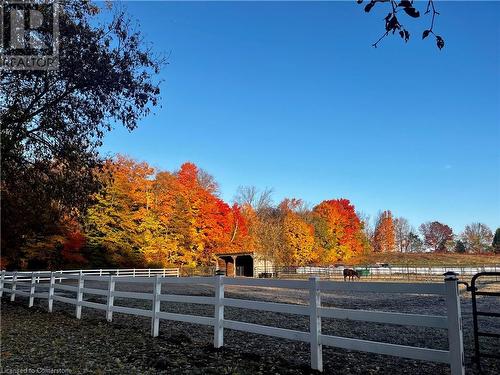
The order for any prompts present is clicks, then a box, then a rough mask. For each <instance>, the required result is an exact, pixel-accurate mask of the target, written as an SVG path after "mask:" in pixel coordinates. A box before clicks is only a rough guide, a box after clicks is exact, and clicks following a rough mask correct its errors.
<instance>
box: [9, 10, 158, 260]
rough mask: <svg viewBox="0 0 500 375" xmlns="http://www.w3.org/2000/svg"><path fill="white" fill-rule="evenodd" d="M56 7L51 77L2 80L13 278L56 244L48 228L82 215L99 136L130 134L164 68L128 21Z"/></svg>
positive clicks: (12, 75) (153, 99)
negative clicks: (29, 255)
mask: <svg viewBox="0 0 500 375" xmlns="http://www.w3.org/2000/svg"><path fill="white" fill-rule="evenodd" d="M59 3H60V4H59V9H60V12H59V21H58V24H59V31H60V32H59V40H58V42H59V46H60V48H59V53H58V55H59V69H57V70H48V71H43V70H37V71H30V70H8V69H7V70H5V69H4V70H2V73H1V75H0V123H1V142H0V145H1V155H2V158H1V168H0V169H1V185H0V187H1V195H2V199H1V211H2V215H1V226H2V232H1V241H2V253H3V254H2V255H3V257H4V259H5V258H8V259H9V262H10V264H11V265H10V267H11V268H14V267H19V266H21V261H22V259H23V257H24V254H23V252H22V250H21V249H22V247H23V246H24V245H25V244H27V243H28V242H33V241H38V239H40V238H48V237H50V236H53V235H58V234H59V231H58V230H57V229H56V230H55V231H53V229H55V227H54V223H56V224H57V223H59V222H61V221H63V220H64V217H66V216H71V217H73V218H74V217H77V216H78V214H79V213H81V212H83V211H84V210H85V208H86V207H87V206H88V204H89V197H90V196H91V195H92V194H93V193H94V192H96V191H97V189H98V187H99V186H98V183H97V182H98V181H97V180H96V175H95V171H96V170H97V168H98V167H99V166H100V165H101V164H102V161H101V159H100V157H99V156H98V148H99V146H100V145H101V142H102V138H103V136H104V134H105V132H106V131H108V130H110V129H111V127H112V126H114V124H122V125H123V126H125V127H126V128H127V129H129V130H133V129H134V128H136V126H137V124H138V121H139V120H140V119H141V118H143V117H144V116H146V115H148V113H149V112H150V110H151V108H152V107H154V106H155V105H157V104H158V98H159V83H158V81H157V80H156V78H155V77H156V76H157V74H158V73H159V69H160V67H161V66H162V64H163V61H162V60H161V59H158V58H156V57H155V56H154V54H153V53H152V52H151V50H150V48H149V47H148V46H147V45H146V44H145V43H144V41H143V39H142V36H141V34H140V32H139V31H138V29H137V28H134V26H133V25H132V24H131V22H130V20H129V18H128V16H127V15H126V14H125V13H124V12H116V13H115V14H114V15H112V14H111V15H110V17H108V18H103V17H101V18H100V20H101V21H102V20H106V21H104V22H96V21H97V19H98V17H100V16H99V13H100V12H101V9H100V8H98V7H97V6H95V5H93V4H92V3H91V2H89V1H61V2H59ZM44 9H45V8H44ZM48 18H49V17H48V16H47V19H48ZM44 37H47V38H49V39H48V40H44V42H45V43H46V44H47V45H52V43H54V42H55V41H54V40H52V39H51V38H52V33H50V36H49V35H44ZM4 52H8V51H4Z"/></svg>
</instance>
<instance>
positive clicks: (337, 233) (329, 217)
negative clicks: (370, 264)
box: [312, 199, 363, 264]
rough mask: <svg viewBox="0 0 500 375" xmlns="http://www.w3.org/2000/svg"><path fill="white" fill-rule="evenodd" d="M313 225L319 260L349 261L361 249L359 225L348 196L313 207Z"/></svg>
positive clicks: (327, 262)
mask: <svg viewBox="0 0 500 375" xmlns="http://www.w3.org/2000/svg"><path fill="white" fill-rule="evenodd" d="M312 224H313V226H314V233H315V239H316V243H317V248H318V252H319V256H318V258H319V259H321V262H322V263H324V264H332V263H335V262H338V261H341V260H342V261H343V260H348V259H350V258H351V257H353V256H355V255H357V254H360V253H361V252H362V251H363V242H362V224H361V221H360V220H359V218H358V216H357V215H356V212H355V209H354V206H353V205H352V204H351V203H350V202H349V200H348V199H333V200H326V201H323V202H321V203H320V204H318V205H317V206H315V207H314V208H313V212H312Z"/></svg>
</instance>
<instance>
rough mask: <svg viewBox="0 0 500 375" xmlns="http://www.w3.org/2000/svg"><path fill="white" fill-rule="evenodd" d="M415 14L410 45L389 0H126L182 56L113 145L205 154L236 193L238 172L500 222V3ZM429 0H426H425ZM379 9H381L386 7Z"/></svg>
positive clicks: (413, 212)
mask: <svg viewBox="0 0 500 375" xmlns="http://www.w3.org/2000/svg"><path fill="white" fill-rule="evenodd" d="M437 5H438V10H439V11H440V12H441V16H440V17H438V19H437V24H436V27H435V31H436V32H438V33H440V34H442V35H443V37H444V38H445V41H446V47H445V48H444V49H443V50H442V51H439V50H438V49H437V48H436V46H435V41H434V40H431V39H430V38H429V39H428V40H424V41H422V40H421V33H422V31H423V30H424V29H425V28H426V25H427V24H428V23H429V22H430V20H429V19H428V18H425V19H421V20H417V21H413V20H407V18H405V20H406V22H405V23H406V25H407V27H408V29H409V30H410V32H411V33H412V38H411V40H410V42H409V43H408V44H407V45H404V43H403V42H402V41H401V39H399V38H396V37H393V38H388V39H386V40H385V41H384V42H382V44H381V45H380V47H379V48H377V49H374V48H372V47H371V43H372V42H374V41H375V40H376V39H377V38H378V37H379V36H380V34H381V33H382V31H383V20H382V19H383V17H384V16H385V14H386V11H385V9H383V8H384V7H383V6H380V4H377V6H376V7H375V9H374V10H373V11H372V13H370V14H366V13H365V12H364V11H363V7H362V6H359V5H357V4H356V3H355V2H354V1H352V2H350V1H349V2H312V3H297V2H293V3H270V2H236V3H228V2H204V3H173V2H148V3H146V2H127V3H126V4H125V7H126V8H127V9H128V10H129V12H130V13H131V14H132V16H133V18H136V19H137V20H138V21H139V23H140V25H141V30H142V31H143V33H144V34H145V36H146V39H147V40H149V41H150V42H151V43H152V45H153V48H154V50H155V51H158V52H162V53H165V54H168V53H170V58H169V61H170V64H169V65H168V66H167V67H166V68H165V69H164V70H163V72H162V78H163V79H165V83H164V84H163V85H162V108H158V109H156V110H155V115H154V116H150V117H148V118H146V119H144V120H143V121H141V124H140V126H139V128H138V129H137V130H135V131H134V132H132V133H128V132H127V131H125V130H123V129H121V128H117V129H116V130H114V131H113V132H111V133H110V134H108V135H107V136H106V138H105V142H104V146H103V148H102V151H103V153H104V154H109V155H111V154H113V153H123V154H127V155H129V156H132V157H134V158H137V159H139V160H145V161H147V162H149V163H151V164H152V165H154V166H156V167H158V168H161V169H167V170H175V169H177V168H178V167H179V166H180V164H182V163H183V162H184V161H192V162H194V163H196V164H197V165H199V166H200V167H202V168H204V169H206V170H207V171H208V172H209V173H211V174H213V175H214V176H215V178H216V179H217V181H218V182H219V184H220V187H221V195H222V198H224V199H225V200H227V201H231V200H232V199H233V197H234V194H235V192H236V190H237V187H238V186H239V185H255V186H257V187H260V188H264V187H272V188H274V191H275V194H274V198H275V200H276V201H279V200H281V199H282V198H284V197H298V198H302V199H304V200H305V201H306V202H309V203H310V204H312V205H314V204H317V203H319V202H320V201H322V200H324V199H332V198H339V197H345V198H348V199H350V200H351V202H353V204H354V205H355V206H356V209H357V210H360V211H363V212H365V213H367V214H370V215H372V216H374V215H376V213H377V212H378V211H379V210H385V209H390V210H392V211H393V212H394V214H395V215H398V216H399V215H401V216H405V217H407V218H408V219H409V220H410V222H411V223H412V224H413V225H414V226H415V227H418V225H420V224H421V223H422V222H424V221H428V220H439V221H442V222H444V223H447V224H449V225H450V226H452V227H453V229H454V230H455V232H460V231H461V230H462V229H463V227H464V225H465V224H467V223H470V222H472V221H480V222H484V223H486V224H487V225H489V226H490V227H492V229H494V227H497V226H499V225H500V151H499V150H500V63H499V55H500V47H499V46H500V40H499V39H500V29H499V20H498V15H499V14H500V3H498V2H485V3H478V2H449V1H447V2H438V3H437ZM418 6H419V7H420V8H422V7H424V6H425V4H424V3H422V2H419V3H418ZM377 8H379V9H377Z"/></svg>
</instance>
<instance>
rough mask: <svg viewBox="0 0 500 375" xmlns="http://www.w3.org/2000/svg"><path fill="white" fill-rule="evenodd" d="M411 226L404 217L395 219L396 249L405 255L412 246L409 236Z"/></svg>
mask: <svg viewBox="0 0 500 375" xmlns="http://www.w3.org/2000/svg"><path fill="white" fill-rule="evenodd" d="M410 232H411V226H410V223H409V222H408V220H407V219H405V218H404V217H397V218H395V219H394V235H395V236H394V238H395V243H396V249H397V250H398V251H399V252H402V253H405V252H407V251H408V248H409V246H410V241H409V235H410Z"/></svg>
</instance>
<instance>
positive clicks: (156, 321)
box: [151, 275, 161, 337]
mask: <svg viewBox="0 0 500 375" xmlns="http://www.w3.org/2000/svg"><path fill="white" fill-rule="evenodd" d="M160 294H161V282H160V275H156V276H155V278H154V285H153V306H152V310H153V315H152V317H151V336H153V337H157V336H158V333H159V331H160V318H158V313H159V312H160V303H161V301H160Z"/></svg>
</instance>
